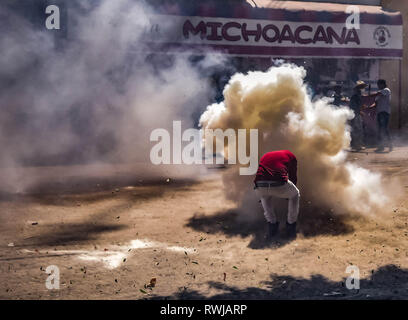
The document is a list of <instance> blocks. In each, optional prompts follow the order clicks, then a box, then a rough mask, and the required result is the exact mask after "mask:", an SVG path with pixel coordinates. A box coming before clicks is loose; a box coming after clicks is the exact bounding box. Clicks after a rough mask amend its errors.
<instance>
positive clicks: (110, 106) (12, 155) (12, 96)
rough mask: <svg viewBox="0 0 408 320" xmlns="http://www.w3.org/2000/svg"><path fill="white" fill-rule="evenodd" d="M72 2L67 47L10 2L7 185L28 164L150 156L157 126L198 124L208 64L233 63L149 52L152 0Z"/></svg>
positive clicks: (3, 47)
mask: <svg viewBox="0 0 408 320" xmlns="http://www.w3.org/2000/svg"><path fill="white" fill-rule="evenodd" d="M67 5H68V8H69V14H68V17H69V20H68V26H67V27H66V29H67V30H68V31H67V39H65V40H61V39H60V40H59V41H57V46H56V44H55V33H54V31H52V30H51V31H50V30H47V29H46V28H45V27H43V28H38V26H37V27H36V26H33V25H32V24H31V23H30V22H29V21H28V20H27V19H25V18H24V14H21V12H20V13H19V14H17V13H16V12H15V11H12V10H9V8H8V7H7V6H6V5H0V17H1V21H2V22H1V25H2V36H1V37H0V52H1V55H0V86H1V90H0V107H1V112H0V147H1V150H2V152H1V155H0V167H3V168H9V169H7V170H5V171H4V170H2V171H1V174H2V175H4V174H7V177H4V176H3V180H4V181H5V182H9V183H5V184H7V188H9V187H12V186H13V185H14V184H24V183H23V181H21V179H20V178H19V177H21V175H19V174H18V173H16V171H18V169H17V168H19V167H21V166H23V165H30V166H31V165H38V164H39V165H44V164H51V165H54V164H59V163H62V164H70V163H84V162H104V161H114V162H133V161H140V162H149V152H150V148H151V145H150V141H149V134H150V132H151V130H153V129H155V128H166V129H170V128H171V126H172V121H173V120H181V121H183V127H186V128H187V127H193V126H194V125H195V123H194V120H193V116H192V115H193V114H194V113H197V110H200V108H202V107H203V106H205V105H207V104H208V103H209V101H210V98H212V95H213V92H212V90H213V89H212V88H211V86H210V83H209V79H208V77H206V74H205V72H206V70H210V69H211V68H214V67H217V66H220V65H221V63H222V62H225V61H222V58H221V57H220V56H217V55H208V57H207V58H205V59H203V60H202V61H201V63H196V64H195V65H194V66H193V65H192V63H191V62H190V60H189V58H188V56H187V55H179V56H175V55H159V54H156V55H148V54H147V53H146V52H148V48H146V46H145V45H144V42H143V36H144V34H145V32H146V30H149V27H150V24H149V15H150V14H152V13H154V11H153V9H151V8H149V7H148V6H147V4H146V3H143V2H142V1H132V0H115V1H110V0H103V1H70V2H69V3H67ZM26 14H28V15H29V14H30V13H26ZM199 112H200V111H199ZM10 168H14V169H10ZM160 169H162V168H155V171H158V170H160ZM4 172H6V173H4ZM5 184H3V186H4V185H5ZM22 188H24V186H21V185H20V186H19V187H18V188H17V189H19V190H21V189H22Z"/></svg>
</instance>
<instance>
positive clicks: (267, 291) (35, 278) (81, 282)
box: [0, 147, 408, 299]
mask: <svg viewBox="0 0 408 320" xmlns="http://www.w3.org/2000/svg"><path fill="white" fill-rule="evenodd" d="M349 157H350V160H351V161H355V162H357V163H359V164H361V165H362V166H364V167H367V168H371V169H373V170H376V171H381V172H383V173H384V175H386V176H391V175H393V176H398V177H399V178H400V179H401V183H403V185H404V188H405V189H404V190H405V194H408V148H403V147H397V148H395V150H394V151H393V152H392V153H391V154H388V153H384V154H377V153H375V152H374V149H367V150H365V151H363V152H360V153H350V154H349ZM31 170H36V169H35V168H33V169H31ZM38 170H40V169H38ZM42 170H46V171H47V172H48V173H49V174H52V175H53V176H56V175H58V170H60V171H63V169H61V168H59V169H58V170H57V169H54V171H53V169H51V168H47V169H44V168H43V169H42ZM220 174H221V170H208V173H207V175H205V178H203V179H202V180H200V181H193V180H186V179H173V178H172V177H170V178H171V180H167V178H169V177H163V178H162V179H160V180H158V181H147V180H143V179H140V177H134V176H132V175H131V174H130V173H129V172H126V171H123V172H116V173H113V174H110V175H109V174H107V175H105V176H102V177H99V179H96V178H93V179H89V178H87V179H82V178H81V177H80V176H78V177H72V178H71V179H66V180H64V181H62V180H61V181H60V180H58V183H54V184H50V185H48V186H47V187H38V188H37V189H36V190H34V191H36V192H34V191H33V190H32V191H31V192H30V193H28V194H27V193H10V192H3V193H1V194H0V219H1V220H0V298H1V299H165V298H173V299H174V298H175V299H207V298H212V299H380V298H381V299H384V298H385V299H406V298H408V228H407V223H408V219H407V217H408V209H407V208H408V201H407V197H405V200H404V199H403V200H401V201H398V202H396V203H395V204H394V205H393V206H392V207H390V208H389V209H387V212H385V213H384V214H383V215H384V216H385V217H386V218H385V219H384V218H382V219H379V220H372V219H367V218H363V217H349V216H340V217H339V216H335V215H332V214H331V213H330V212H321V213H318V214H316V213H315V214H314V215H313V219H311V217H309V216H308V212H310V208H309V209H308V208H307V205H308V202H307V199H302V207H301V212H300V215H301V220H300V222H299V228H300V234H299V236H298V238H297V239H296V240H294V241H286V240H284V239H280V240H278V241H276V242H275V243H273V244H272V245H271V246H266V245H265V244H264V241H263V235H264V232H265V228H266V225H265V222H264V220H263V217H262V216H261V215H259V216H258V217H257V219H256V220H255V221H252V222H245V221H242V220H241V219H239V217H238V216H237V214H236V212H235V211H234V210H235V206H234V204H233V203H230V202H228V201H227V200H225V198H224V194H223V192H222V182H221V178H220ZM254 214H258V213H254ZM50 265H55V266H57V267H58V268H59V272H60V289H59V290H49V289H47V288H46V285H45V284H46V280H47V277H48V274H47V272H46V268H47V267H48V266H50ZM349 265H354V266H357V267H358V268H359V270H360V277H361V280H360V290H348V289H347V288H346V286H345V281H346V278H347V276H349V274H347V273H346V268H347V266H349ZM153 278H155V279H156V283H155V285H154V287H153V286H151V285H150V282H151V279H153Z"/></svg>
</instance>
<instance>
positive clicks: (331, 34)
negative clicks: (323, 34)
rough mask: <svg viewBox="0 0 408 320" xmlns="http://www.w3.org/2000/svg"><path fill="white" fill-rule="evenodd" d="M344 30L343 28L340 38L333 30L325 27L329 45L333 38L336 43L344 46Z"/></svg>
mask: <svg viewBox="0 0 408 320" xmlns="http://www.w3.org/2000/svg"><path fill="white" fill-rule="evenodd" d="M346 31H347V29H346V28H343V31H342V32H341V37H339V35H338V34H337V33H336V31H334V30H333V28H332V27H327V38H328V41H329V43H330V44H331V43H333V38H334V39H336V41H337V42H338V43H339V44H344V39H345V37H346Z"/></svg>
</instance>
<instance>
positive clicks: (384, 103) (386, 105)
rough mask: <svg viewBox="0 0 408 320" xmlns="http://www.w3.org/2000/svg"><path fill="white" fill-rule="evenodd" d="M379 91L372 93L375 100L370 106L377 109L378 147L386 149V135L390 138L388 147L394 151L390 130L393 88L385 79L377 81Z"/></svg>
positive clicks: (381, 149)
mask: <svg viewBox="0 0 408 320" xmlns="http://www.w3.org/2000/svg"><path fill="white" fill-rule="evenodd" d="M377 86H378V89H379V90H378V92H377V93H374V94H372V95H371V96H375V102H374V104H372V105H371V106H370V107H371V108H375V109H376V118H377V126H378V148H377V151H383V150H384V146H385V145H384V136H385V137H386V138H387V140H388V147H389V149H390V151H392V148H393V146H392V141H391V136H390V132H389V128H388V126H389V120H390V115H391V90H390V89H389V88H388V86H387V82H386V81H385V80H384V79H380V80H378V81H377Z"/></svg>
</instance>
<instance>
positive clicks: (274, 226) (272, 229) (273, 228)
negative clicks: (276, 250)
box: [266, 221, 279, 240]
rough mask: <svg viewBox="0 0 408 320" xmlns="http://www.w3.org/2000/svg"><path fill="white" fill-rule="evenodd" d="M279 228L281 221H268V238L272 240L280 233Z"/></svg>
mask: <svg viewBox="0 0 408 320" xmlns="http://www.w3.org/2000/svg"><path fill="white" fill-rule="evenodd" d="M278 230H279V221H277V222H275V223H270V222H268V233H267V234H266V240H271V239H272V238H273V237H275V236H276V235H277V234H278Z"/></svg>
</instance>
